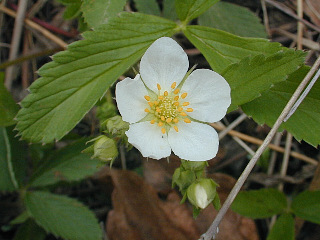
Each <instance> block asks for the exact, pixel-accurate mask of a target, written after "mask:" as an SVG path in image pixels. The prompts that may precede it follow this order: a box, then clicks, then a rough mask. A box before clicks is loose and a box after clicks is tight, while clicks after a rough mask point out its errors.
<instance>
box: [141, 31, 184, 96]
mask: <svg viewBox="0 0 320 240" xmlns="http://www.w3.org/2000/svg"><path fill="white" fill-rule="evenodd" d="M188 67H189V61H188V56H187V54H186V53H185V52H184V50H183V49H182V47H180V45H179V44H178V43H177V42H176V41H174V40H173V39H172V38H168V37H162V38H159V39H158V40H156V41H155V42H154V43H153V44H152V45H151V46H150V47H149V48H148V49H147V51H146V53H145V54H144V55H143V57H142V59H141V62H140V73H141V77H142V79H143V81H144V83H145V84H146V85H147V87H148V88H150V89H151V90H152V91H154V92H157V91H158V90H157V83H159V84H160V86H161V88H162V91H164V90H170V87H171V84H172V83H173V82H177V85H178V84H179V83H180V82H181V80H182V79H183V77H184V76H185V74H186V73H187V71H188Z"/></svg>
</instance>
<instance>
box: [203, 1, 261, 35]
mask: <svg viewBox="0 0 320 240" xmlns="http://www.w3.org/2000/svg"><path fill="white" fill-rule="evenodd" d="M198 22H199V24H200V25H203V26H207V27H213V28H217V29H220V30H223V31H226V32H229V33H232V34H235V35H238V36H241V37H261V38H265V37H266V36H267V33H266V31H265V28H264V26H263V24H261V23H260V19H259V18H258V17H257V16H256V15H255V14H254V13H253V12H251V11H250V10H249V9H247V8H245V7H241V6H238V5H235V4H232V3H228V2H218V3H217V4H215V5H214V6H212V7H211V8H210V9H209V10H208V11H206V12H205V13H204V14H202V15H201V16H200V17H199V19H198Z"/></svg>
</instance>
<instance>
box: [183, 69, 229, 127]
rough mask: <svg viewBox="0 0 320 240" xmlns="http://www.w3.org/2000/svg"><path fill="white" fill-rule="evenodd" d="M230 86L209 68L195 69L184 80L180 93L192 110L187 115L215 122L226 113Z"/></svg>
mask: <svg viewBox="0 0 320 240" xmlns="http://www.w3.org/2000/svg"><path fill="white" fill-rule="evenodd" d="M230 91H231V90H230V86H229V84H228V82H227V81H226V80H225V79H224V78H223V77H222V76H221V75H219V74H218V73H216V72H214V71H212V70H209V69H197V70H195V71H194V72H192V73H191V74H190V76H189V77H188V78H187V79H186V81H185V82H184V84H183V86H182V88H181V93H182V92H187V93H188V95H187V97H186V98H185V99H184V100H185V101H187V102H190V105H189V106H188V107H190V108H193V112H190V113H188V115H189V116H190V117H192V118H194V119H197V120H199V121H203V122H210V123H211V122H217V121H219V120H220V119H221V118H223V117H224V116H225V115H226V112H227V109H228V107H229V106H230V104H231V97H230Z"/></svg>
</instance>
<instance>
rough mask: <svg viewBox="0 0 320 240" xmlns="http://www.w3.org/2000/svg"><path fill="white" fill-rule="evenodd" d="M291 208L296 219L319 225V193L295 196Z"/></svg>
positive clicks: (306, 192)
mask: <svg viewBox="0 0 320 240" xmlns="http://www.w3.org/2000/svg"><path fill="white" fill-rule="evenodd" d="M291 208H292V210H293V212H294V214H295V215H297V216H298V217H300V218H302V219H304V220H307V221H310V222H313V223H317V224H320V191H304V192H302V193H300V194H299V195H298V196H296V197H295V198H294V199H293V201H292V205H291Z"/></svg>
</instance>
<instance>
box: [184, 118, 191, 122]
mask: <svg viewBox="0 0 320 240" xmlns="http://www.w3.org/2000/svg"><path fill="white" fill-rule="evenodd" d="M183 121H184V122H185V123H191V120H190V119H189V118H185V119H184V120H183Z"/></svg>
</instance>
